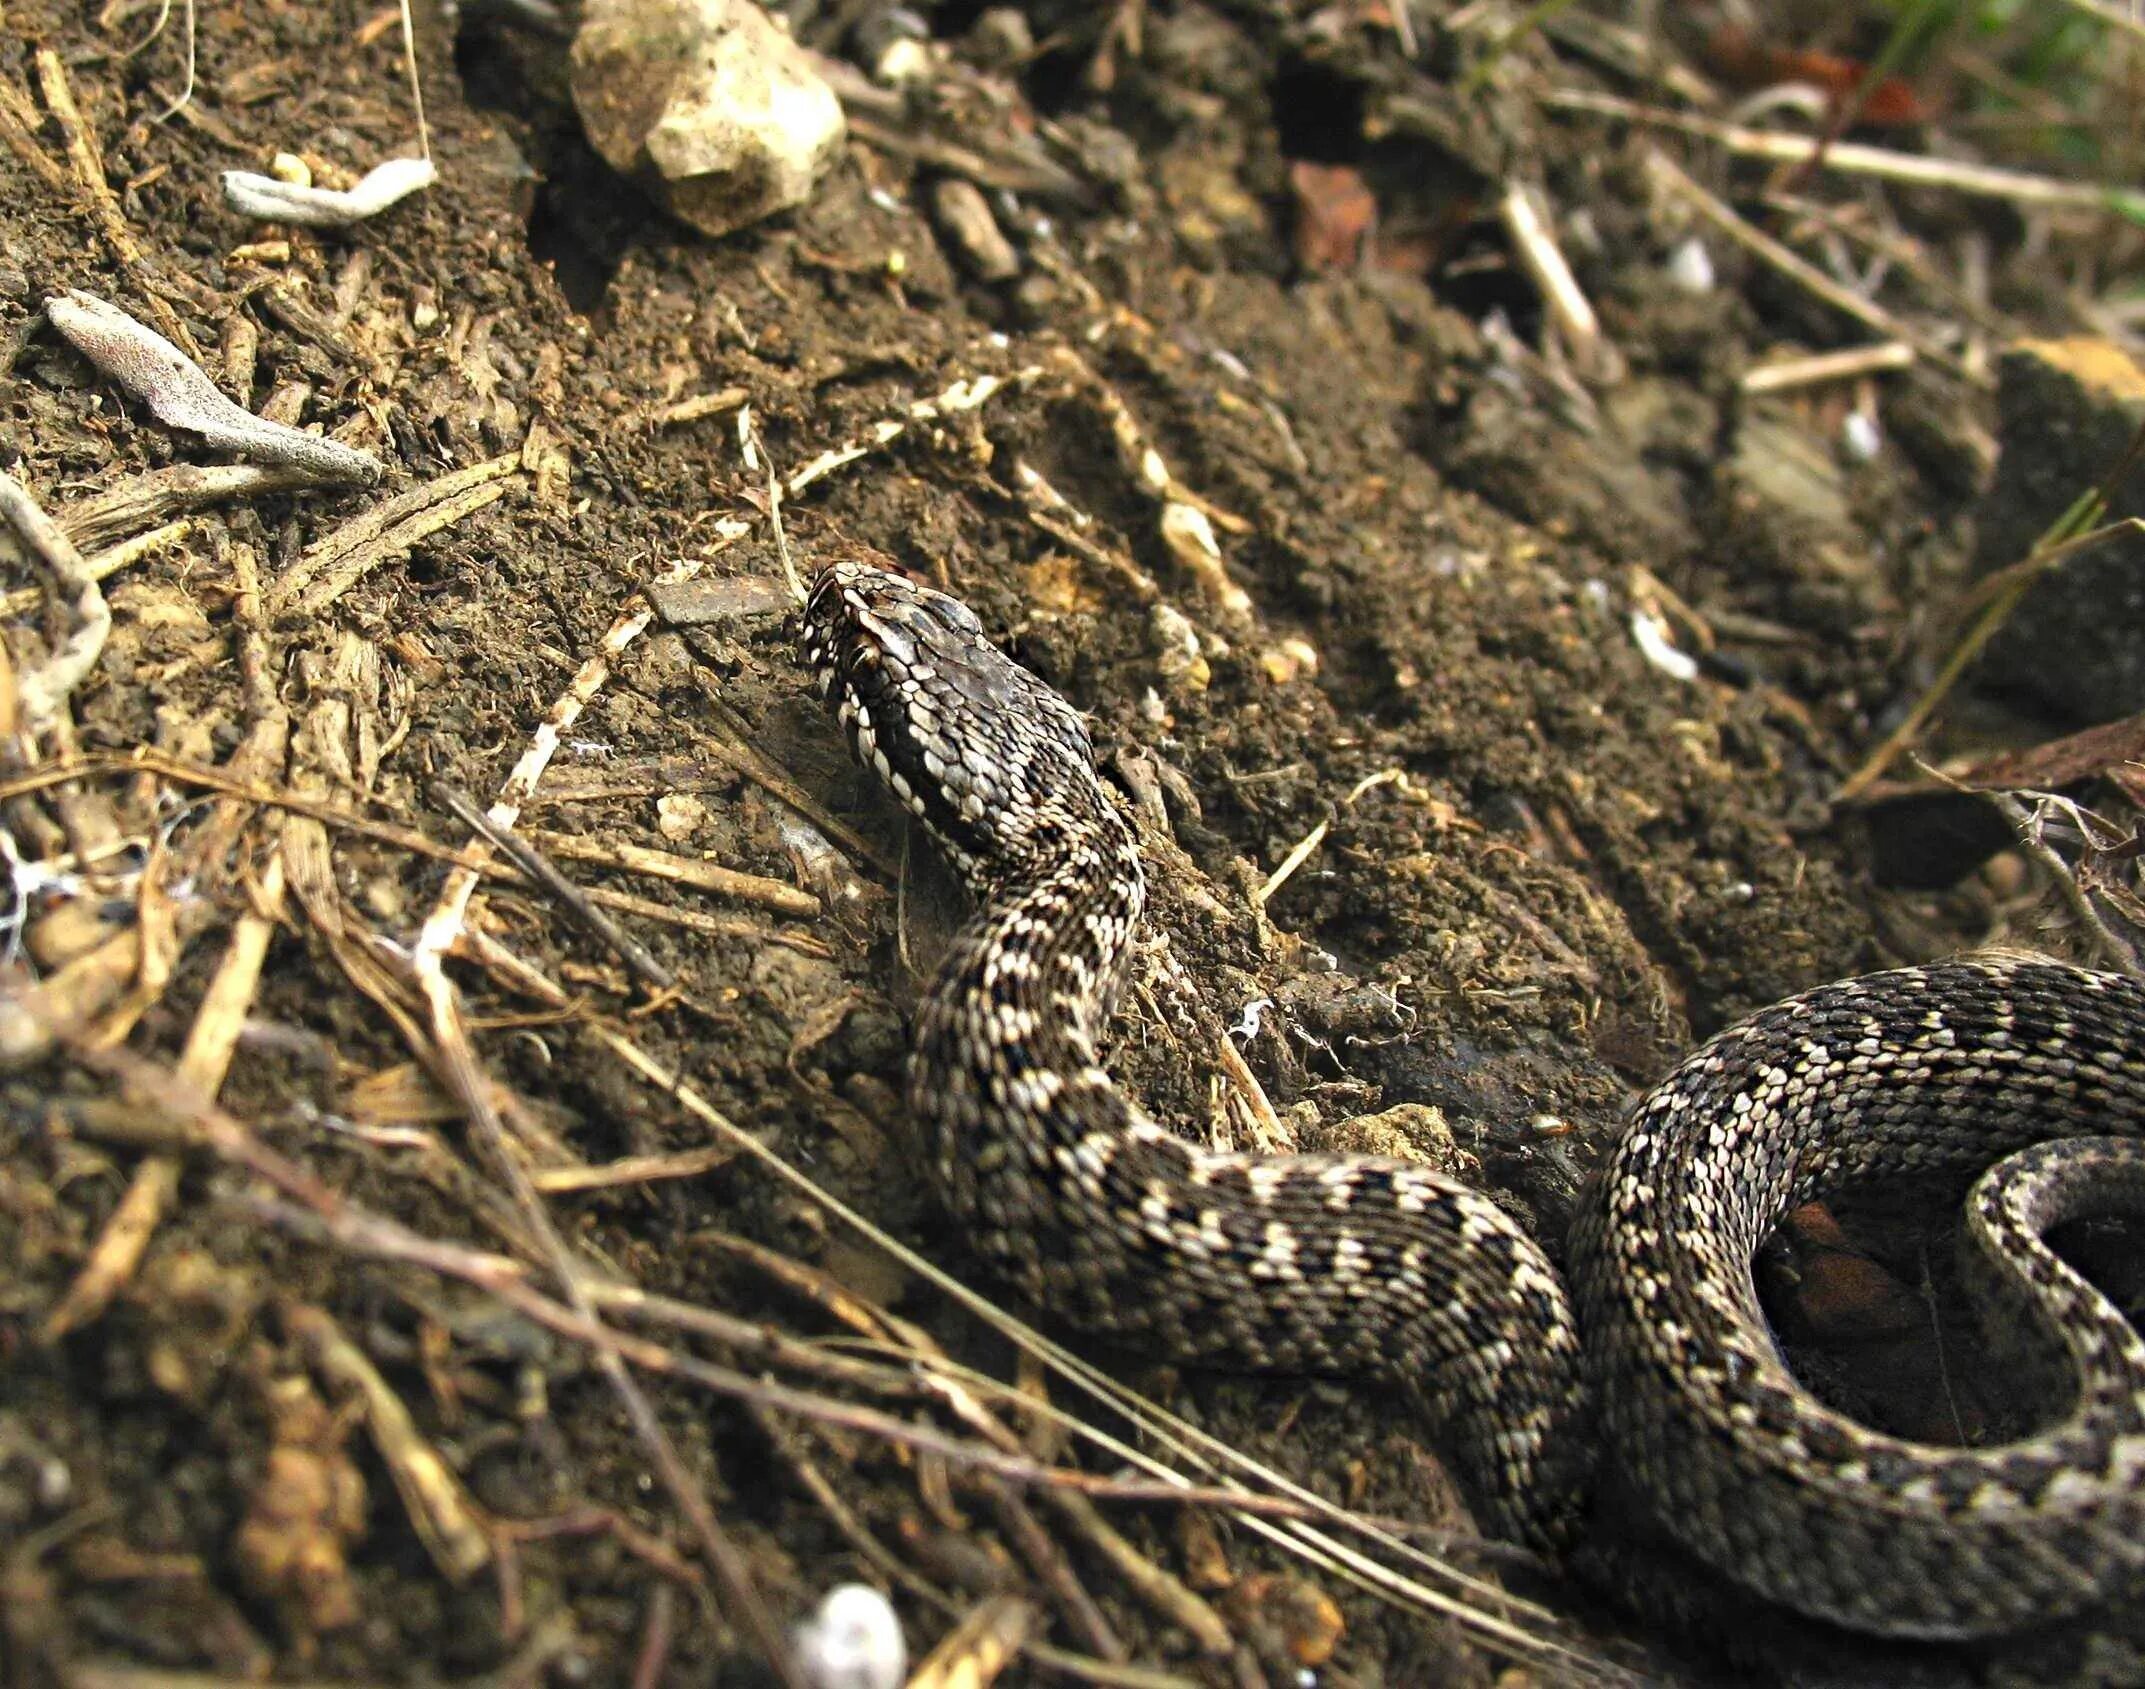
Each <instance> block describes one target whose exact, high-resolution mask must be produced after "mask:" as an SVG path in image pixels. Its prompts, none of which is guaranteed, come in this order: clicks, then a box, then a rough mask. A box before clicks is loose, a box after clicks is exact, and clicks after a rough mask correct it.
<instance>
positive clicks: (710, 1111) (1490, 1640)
mask: <svg viewBox="0 0 2145 1689" xmlns="http://www.w3.org/2000/svg"><path fill="white" fill-rule="evenodd" d="M590 1031H591V1034H592V1036H594V1037H595V1038H596V1039H597V1040H598V1041H599V1042H601V1043H602V1044H604V1045H606V1046H607V1047H608V1048H609V1049H610V1050H611V1051H612V1053H613V1054H614V1055H616V1056H617V1057H618V1058H619V1060H620V1061H622V1062H624V1063H625V1065H626V1066H627V1067H629V1068H630V1069H632V1070H633V1071H634V1072H636V1073H638V1074H639V1075H640V1076H641V1077H642V1078H643V1079H645V1080H646V1081H648V1082H649V1083H650V1084H651V1085H654V1086H656V1087H657V1088H659V1089H660V1090H662V1091H663V1092H664V1093H665V1094H666V1095H667V1096H669V1097H670V1098H671V1099H672V1100H673V1101H674V1102H675V1103H676V1104H677V1105H678V1106H680V1107H682V1108H684V1109H686V1110H687V1111H688V1112H689V1113H691V1114H692V1115H693V1116H694V1117H695V1118H696V1119H698V1120H700V1121H701V1122H702V1123H703V1124H705V1125H706V1126H707V1127H708V1128H709V1129H710V1130H711V1131H713V1132H715V1133H716V1134H718V1135H719V1136H721V1137H722V1138H724V1139H726V1140H727V1141H730V1142H733V1143H735V1144H736V1145H737V1146H738V1147H739V1149H741V1150H742V1151H744V1152H745V1153H746V1154H748V1155H750V1156H752V1157H753V1158H755V1159H756V1160H758V1161H759V1162H760V1163H761V1165H763V1166H765V1167H767V1168H768V1169H769V1170H770V1171H772V1172H773V1173H775V1175H776V1176H777V1177H779V1178H781V1179H782V1180H784V1181H785V1182H787V1183H789V1184H792V1185H794V1186H795V1187H797V1188H798V1189H800V1190H802V1191H805V1192H807V1193H808V1194H809V1195H810V1196H811V1198H812V1201H813V1202H814V1203H815V1204H817V1205H819V1206H820V1207H822V1208H823V1209H824V1210H825V1211H826V1212H828V1213H829V1214H832V1215H833V1216H834V1217H836V1218H837V1219H840V1220H841V1221H842V1222H843V1223H844V1224H845V1225H848V1226H850V1227H851V1228H853V1229H854V1230H855V1231H856V1232H858V1233H859V1234H860V1235H861V1236H863V1237H865V1238H867V1239H869V1240H870V1241H871V1242H872V1243H873V1244H874V1245H876V1246H877V1247H878V1248H880V1249H883V1250H885V1251H886V1252H887V1253H888V1254H890V1255H891V1256H892V1257H893V1258H894V1259H895V1260H897V1261H899V1262H900V1263H901V1265H902V1266H904V1267H905V1268H907V1269H908V1270H909V1271H910V1272H912V1273H915V1274H917V1275H918V1276H919V1277H921V1278H924V1279H926V1280H927V1281H929V1282H930V1283H931V1284H932V1285H933V1287H934V1288H936V1289H937V1290H939V1291H940V1292H941V1293H942V1294H944V1295H946V1296H948V1297H949V1298H951V1299H952V1300H954V1301H956V1302H958V1303H959V1304H960V1305H961V1306H962V1307H964V1308H965V1309H966V1310H967V1311H968V1312H970V1313H971V1314H973V1315H975V1316H976V1317H977V1318H978V1319H981V1320H983V1321H984V1322H985V1323H986V1324H988V1325H989V1326H991V1327H992V1328H993V1329H994V1330H996V1331H998V1332H1000V1333H1001V1334H1003V1335H1004V1336H1006V1337H1007V1338H1009V1339H1010V1340H1011V1341H1013V1342H1014V1343H1016V1344H1017V1345H1018V1346H1019V1347H1020V1348H1021V1349H1022V1350H1023V1351H1024V1352H1026V1353H1028V1354H1031V1355H1033V1356H1035V1357H1036V1358H1037V1359H1038V1360H1040V1361H1041V1362H1042V1363H1043V1364H1044V1365H1045V1366H1047V1367H1048V1368H1050V1370H1051V1371H1053V1372H1055V1373H1057V1374H1058V1375H1059V1376H1061V1377H1064V1378H1066V1379H1068V1380H1069V1381H1071V1382H1072V1383H1074V1384H1076V1385H1078V1386H1079V1387H1080V1388H1081V1389H1082V1390H1083V1391H1085V1392H1087V1393H1088V1394H1090V1395H1092V1396H1094V1397H1096V1398H1097V1399H1099V1400H1101V1401H1102V1402H1104V1403H1105V1404H1106V1405H1108V1406H1109V1407H1111V1408H1112V1409H1114V1410H1116V1411H1119V1412H1123V1413H1125V1414H1127V1415H1129V1416H1131V1417H1132V1418H1134V1419H1135V1420H1136V1422H1138V1423H1139V1424H1141V1425H1142V1426H1143V1428H1145V1429H1146V1430H1147V1431H1149V1433H1150V1434H1152V1435H1155V1436H1157V1437H1158V1438H1160V1439H1161V1440H1162V1441H1163V1443H1164V1445H1165V1446H1166V1447H1168V1448H1169V1449H1170V1451H1171V1452H1172V1453H1174V1454H1176V1455H1178V1456H1179V1457H1180V1458H1187V1459H1191V1460H1193V1461H1195V1462H1196V1463H1198V1464H1200V1465H1202V1466H1206V1467H1207V1468H1208V1469H1215V1468H1218V1467H1226V1468H1229V1469H1233V1470H1235V1471H1237V1472H1240V1473H1242V1474H1244V1476H1245V1477H1246V1478H1247V1479H1253V1480H1256V1481H1257V1482H1259V1483H1260V1484H1261V1485H1262V1486H1264V1487H1266V1488H1268V1489H1270V1490H1271V1491H1273V1492H1275V1493H1276V1494H1277V1495H1278V1496H1279V1497H1281V1498H1284V1499H1286V1500H1287V1501H1289V1502H1292V1503H1295V1504H1297V1507H1298V1508H1301V1509H1302V1510H1305V1511H1308V1512H1309V1513H1310V1514H1312V1515H1313V1516H1315V1517H1317V1518H1320V1519H1323V1520H1325V1521H1327V1522H1328V1523H1329V1524H1331V1525H1333V1526H1336V1527H1338V1528H1341V1529H1345V1530H1348V1531H1350V1532H1352V1533H1354V1534H1357V1535H1359V1536H1362V1537H1365V1538H1367V1539H1369V1540H1370V1541H1372V1542H1374V1543H1376V1544H1377V1546H1378V1548H1379V1550H1380V1551H1381V1552H1382V1553H1385V1554H1387V1555H1389V1556H1391V1557H1393V1558H1395V1559H1398V1560H1399V1561H1401V1562H1402V1563H1404V1564H1407V1565H1411V1566H1413V1567H1414V1568H1415V1571H1416V1574H1417V1575H1408V1574H1405V1573H1401V1572H1396V1571H1395V1570H1394V1569H1393V1568H1392V1567H1391V1566H1389V1565H1386V1564H1384V1563H1382V1562H1381V1561H1379V1560H1378V1559H1375V1558H1373V1557H1372V1556H1371V1555H1369V1554H1366V1553H1364V1552H1363V1551H1362V1550H1360V1549H1356V1548H1353V1547H1351V1546H1349V1545H1348V1544H1346V1543H1343V1542H1341V1541H1340V1540H1339V1539H1338V1538H1336V1537H1334V1536H1331V1535H1329V1534H1328V1533H1327V1532H1325V1531H1321V1530H1317V1529H1315V1528H1313V1527H1311V1526H1310V1525H1308V1524H1306V1523H1303V1522H1301V1521H1300V1520H1290V1521H1289V1522H1288V1523H1286V1524H1285V1525H1282V1524H1276V1523H1274V1522H1273V1521H1272V1520H1270V1519H1268V1518H1265V1517H1261V1516H1260V1515H1261V1512H1262V1511H1263V1510H1262V1509H1259V1508H1258V1507H1257V1492H1255V1491H1248V1490H1247V1491H1245V1492H1244V1493H1243V1494H1242V1495H1241V1496H1238V1495H1237V1494H1235V1493H1234V1492H1233V1491H1231V1492H1230V1493H1229V1494H1228V1499H1227V1501H1226V1502H1225V1503H1222V1502H1218V1503H1217V1505H1227V1506H1229V1507H1230V1508H1231V1509H1232V1510H1233V1511H1234V1512H1235V1514H1236V1516H1237V1517H1239V1518H1240V1519H1242V1520H1243V1522H1244V1523H1245V1525H1246V1526H1247V1528H1249V1529H1252V1530H1254V1531H1258V1532H1260V1533H1261V1534H1264V1535H1266V1536H1268V1537H1269V1538H1270V1539H1271V1540H1273V1541H1275V1542H1276V1543H1277V1545H1279V1546H1281V1547H1282V1548H1284V1549H1286V1550H1287V1551H1289V1552H1290V1553H1293V1554H1296V1555H1298V1556H1300V1557H1304V1558H1307V1559H1310V1560H1312V1561H1313V1562H1314V1563H1316V1564H1319V1565H1322V1566H1324V1567H1326V1568H1328V1569H1329V1570H1332V1571H1334V1572H1336V1573H1337V1574H1339V1575H1342V1576H1345V1577H1347V1578H1348V1580H1349V1581H1351V1582H1353V1583H1355V1584H1357V1585H1358V1587H1361V1588H1363V1589H1366V1590H1369V1591H1371V1592H1373V1593H1376V1594H1378V1595H1380V1596H1382V1597H1384V1598H1386V1599H1390V1600H1394V1601H1397V1602H1400V1603H1402V1604H1404V1605H1410V1606H1414V1607H1416V1608H1418V1609H1419V1610H1422V1611H1425V1612H1429V1613H1434V1614H1436V1615H1439V1616H1441V1617H1444V1618H1447V1619H1450V1620H1451V1621H1453V1622H1454V1623H1455V1624H1458V1625H1460V1626H1461V1627H1463V1628H1464V1629H1465V1630H1466V1631H1467V1633H1468V1634H1469V1635H1470V1636H1472V1637H1473V1638H1474V1639H1475V1640H1476V1641H1478V1642H1480V1643H1482V1644H1484V1645H1485V1646H1487V1647H1490V1648H1493V1649H1496V1650H1498V1651H1500V1652H1504V1653H1509V1654H1511V1655H1513V1656H1514V1657H1516V1658H1521V1659H1527V1660H1532V1661H1536V1662H1540V1663H1543V1664H1551V1665H1557V1666H1561V1667H1565V1668H1569V1669H1572V1670H1574V1671H1578V1672H1581V1673H1583V1674H1585V1675H1587V1676H1589V1677H1590V1678H1592V1679H1593V1680H1596V1681H1604V1682H1620V1681H1629V1678H1628V1674H1625V1673H1623V1672H1622V1671H1621V1670H1620V1668H1617V1667H1615V1666H1613V1665H1612V1664H1610V1663H1609V1662H1607V1661H1604V1660H1601V1659H1599V1658H1597V1657H1595V1656H1593V1655H1591V1654H1590V1653H1588V1652H1587V1651H1585V1650H1584V1649H1583V1648H1582V1647H1580V1646H1579V1645H1577V1644H1575V1643H1571V1642H1568V1641H1566V1640H1564V1639H1563V1638H1562V1636H1561V1635H1560V1626H1559V1623H1558V1620H1557V1619H1556V1616H1555V1615H1554V1614H1552V1613H1551V1612H1549V1611H1548V1610H1547V1609H1546V1608H1543V1607H1540V1606H1537V1605H1535V1604H1533V1603H1530V1602H1526V1601H1522V1600H1518V1599H1516V1598H1514V1597H1512V1596H1510V1595H1509V1594H1507V1593H1506V1592H1505V1591H1504V1590H1502V1589H1500V1588H1499V1587H1497V1586H1496V1585H1495V1584H1492V1583H1490V1582H1488V1581H1487V1580H1484V1579H1481V1578H1478V1577H1475V1576H1473V1575H1471V1574H1469V1573H1467V1572H1465V1571H1463V1570H1461V1569H1460V1568H1458V1567H1456V1566H1453V1565H1450V1564H1449V1563H1447V1562H1445V1561H1443V1560H1441V1559H1439V1558H1438V1557H1437V1556H1435V1555H1433V1554H1430V1553H1427V1552H1426V1551H1424V1550H1423V1549H1421V1548H1420V1547H1418V1546H1416V1545H1414V1544H1411V1543H1408V1542H1405V1541H1403V1540H1401V1539H1400V1538H1398V1537H1396V1536H1394V1535H1392V1534H1391V1533H1390V1532H1388V1531H1386V1530H1385V1529H1383V1528H1382V1527H1381V1526H1379V1525H1378V1524H1377V1523H1375V1522H1374V1521H1369V1520H1365V1519H1363V1518H1361V1517H1360V1516H1358V1515H1355V1514H1352V1513H1350V1512H1349V1511H1348V1510H1347V1509H1346V1508H1342V1507H1339V1506H1337V1505H1335V1504H1334V1503H1331V1502H1329V1501H1327V1500H1325V1499H1324V1498H1323V1497H1321V1496H1318V1495H1315V1494H1313V1493H1312V1492H1310V1491H1309V1490H1306V1489H1304V1488H1303V1487H1302V1486H1300V1485H1297V1484H1295V1483H1293V1482H1292V1481H1291V1480H1289V1479H1288V1478H1287V1477H1286V1476H1285V1475H1283V1474H1281V1473H1279V1472H1275V1471H1273V1470H1272V1469H1270V1468H1267V1467H1264V1466H1262V1465H1261V1464H1260V1463H1258V1462H1257V1461H1254V1460H1252V1459H1250V1458H1249V1457H1248V1456H1246V1455H1244V1454H1242V1453H1241V1451H1238V1450H1236V1449H1233V1448H1230V1447H1229V1446H1228V1445H1226V1444H1224V1443H1222V1442H1221V1441H1219V1440H1218V1439H1215V1438H1211V1437H1208V1436H1207V1435H1206V1434H1205V1433H1203V1432H1200V1431H1198V1430H1196V1429H1195V1428H1194V1427H1191V1426H1189V1425H1186V1424H1184V1423H1183V1422H1182V1421H1181V1420H1178V1419H1177V1418H1176V1417H1175V1416H1174V1415H1171V1414H1168V1413H1166V1412H1164V1411H1163V1410H1161V1409H1159V1408H1157V1407H1155V1406H1154V1405H1153V1404H1152V1403H1149V1402H1147V1401H1145V1400H1144V1399H1143V1398H1141V1397H1139V1396H1137V1395H1136V1394H1134V1393H1133V1392H1131V1391H1129V1390H1126V1389H1125V1388H1124V1387H1123V1386H1121V1385H1118V1384H1117V1383H1116V1382H1115V1381H1113V1380H1111V1379H1110V1378H1108V1377H1107V1375H1105V1374H1103V1373H1101V1372H1100V1371H1099V1370H1098V1369H1096V1368H1095V1367H1093V1366H1091V1365H1089V1364H1088V1363H1086V1362H1084V1361H1082V1360H1080V1359H1079V1358H1078V1357H1077V1356H1075V1355H1073V1354H1072V1353H1071V1352H1070V1351H1068V1350H1066V1349H1064V1348H1062V1347H1061V1346H1059V1345H1058V1344H1055V1343H1053V1342H1051V1341H1050V1340H1049V1339H1048V1338H1046V1337H1044V1336H1042V1335H1041V1334H1040V1333H1039V1332H1036V1331H1035V1330H1033V1329H1032V1328H1031V1327H1029V1326H1028V1325H1026V1324H1025V1323H1024V1322H1022V1321H1021V1320H1019V1319H1018V1318H1016V1317H1015V1316H1013V1315H1012V1314H1010V1313H1008V1312H1006V1310H1005V1309H1003V1308H1001V1307H999V1306H998V1305H997V1304H996V1303H994V1302H992V1301H991V1300H990V1299H989V1298H988V1297H985V1296H983V1295H981V1294H980V1293H979V1292H977V1291H976V1290H974V1289H973V1288H971V1287H970V1286H968V1285H966V1284H963V1283H962V1282H961V1281H959V1280H958V1279H955V1278H953V1277H952V1276H951V1275H949V1274H948V1273H946V1272H945V1271H944V1270H943V1269H941V1268H939V1267H937V1266H936V1265H934V1264H933V1263H932V1262H930V1261H928V1260H927V1259H925V1258H924V1257H922V1256H920V1255H918V1254H917V1253H916V1252H915V1251H914V1250H911V1249H909V1248H908V1247H907V1246H905V1245H904V1244H902V1243H901V1242H900V1241H899V1240H898V1239H896V1238H893V1237H891V1236H889V1235H888V1234H887V1233H886V1232H884V1231H882V1230H881V1229H880V1228H879V1227H877V1226H875V1225H874V1224H873V1223H872V1222H871V1221H870V1220H868V1219H867V1218H865V1217H864V1216H863V1215H862V1214H859V1213H858V1212H857V1211H856V1210H855V1209H853V1208H851V1207H849V1206H848V1205H847V1204H846V1203H844V1202H842V1201H841V1200H840V1198H838V1197H836V1196H834V1195H833V1194H832V1193H831V1192H829V1191H827V1190H826V1189H825V1188H824V1187H822V1186H820V1185H819V1184H818V1183H817V1182H815V1181H814V1180H813V1179H811V1178H810V1177H809V1176H808V1175H807V1174H805V1173H803V1172H801V1171H799V1170H798V1169H797V1168H795V1167H793V1166H791V1165H790V1164H789V1163H788V1162H787V1161H785V1160H783V1159H782V1158H781V1157H780V1156H778V1155H776V1154H775V1152H774V1151H773V1150H771V1149H769V1148H768V1147H767V1146H766V1145H765V1144H763V1143H761V1142H760V1141H759V1140H758V1139H757V1138H755V1137H753V1136H752V1135H751V1134H750V1133H748V1132H745V1131H744V1130H742V1129H741V1128H740V1127H738V1126H737V1125H736V1124H734V1123H733V1122H732V1121H731V1120H730V1119H729V1118H728V1117H727V1116H726V1115H724V1114H723V1113H722V1112H721V1111H720V1110H719V1109H717V1108H715V1107H714V1106H713V1105H712V1104H711V1103H709V1102H708V1101H707V1100H706V1099H705V1098H704V1097H702V1096H700V1095H699V1093H698V1092H697V1091H695V1090H694V1089H693V1087H691V1086H690V1085H685V1084H681V1083H679V1082H678V1079H677V1075H676V1074H675V1072H673V1071H672V1070H670V1069H668V1068H666V1067H665V1066H663V1065H662V1064H661V1063H659V1062H657V1061H656V1060H654V1059H653V1058H652V1057H650V1056H649V1055H648V1054H647V1053H646V1052H645V1051H644V1050H642V1049H641V1048H640V1046H639V1045H637V1044H635V1043H634V1042H633V1041H632V1040H631V1039H629V1038H627V1037H625V1036H624V1034H622V1033H620V1032H619V1031H617V1030H616V1029H615V1028H612V1027H609V1026H605V1025H602V1024H597V1025H594V1026H592V1027H591V1028H590ZM1067 1423H1068V1425H1069V1426H1071V1427H1072V1428H1076V1429H1078V1430H1079V1431H1081V1433H1082V1434H1083V1435H1086V1436H1089V1437H1090V1438H1091V1439H1092V1440H1094V1441H1095V1442H1096V1443H1097V1445H1098V1446H1100V1447H1103V1448H1106V1449H1108V1450H1110V1451H1111V1452H1112V1453H1114V1454H1116V1455H1118V1456H1119V1457H1120V1458H1122V1459H1125V1460H1128V1461H1131V1462H1134V1463H1136V1464H1138V1465H1140V1466H1141V1467H1142V1469H1143V1470H1147V1471H1149V1472H1151V1473H1152V1474H1153V1475H1154V1476H1155V1478H1156V1480H1157V1482H1158V1484H1159V1486H1161V1488H1162V1490H1163V1492H1164V1493H1170V1492H1175V1493H1178V1494H1182V1493H1183V1492H1185V1491H1187V1490H1190V1489H1191V1487H1192V1485H1191V1480H1189V1479H1187V1478H1186V1477H1185V1476H1184V1475H1183V1474H1182V1473H1181V1472H1178V1471H1176V1470H1174V1469H1172V1468H1169V1467H1167V1466H1164V1465H1163V1464H1161V1463H1160V1462H1158V1461H1156V1460H1154V1459H1153V1458H1152V1457H1150V1456H1146V1455H1144V1454H1142V1453H1141V1452H1140V1451H1138V1450H1136V1449H1134V1448H1132V1447H1131V1446H1130V1445H1127V1444H1125V1443H1123V1442H1122V1441H1121V1440H1119V1439H1113V1438H1111V1437H1109V1435H1108V1434H1107V1433H1106V1432H1103V1431H1101V1430H1100V1429H1099V1428H1097V1427H1094V1426H1091V1425H1087V1424H1085V1423H1084V1422H1081V1421H1077V1420H1070V1419H1068V1421H1067ZM1296 1510H1297V1509H1296V1508H1291V1509H1289V1510H1288V1511H1290V1512H1295V1511H1296ZM1426 1580H1435V1581H1426Z"/></svg>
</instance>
